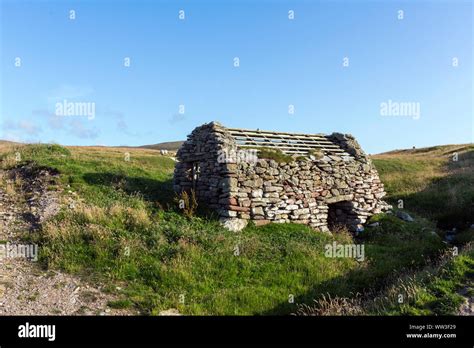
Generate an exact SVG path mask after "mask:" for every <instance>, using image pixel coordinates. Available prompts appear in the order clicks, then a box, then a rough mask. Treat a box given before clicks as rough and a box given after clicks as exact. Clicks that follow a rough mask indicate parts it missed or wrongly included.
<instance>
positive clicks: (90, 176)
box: [83, 172, 175, 207]
mask: <svg viewBox="0 0 474 348" xmlns="http://www.w3.org/2000/svg"><path fill="white" fill-rule="evenodd" d="M83 178H84V180H85V181H86V182H87V183H88V184H89V185H95V186H108V187H110V188H113V189H117V190H122V191H124V192H125V193H127V194H130V195H132V194H137V193H138V194H140V195H141V196H142V197H143V199H145V200H146V201H149V202H152V203H156V202H158V203H160V204H161V205H162V206H163V207H167V206H173V204H174V202H173V199H174V197H175V194H174V191H173V180H172V179H171V178H170V179H167V180H163V181H160V180H157V179H152V178H146V177H131V176H127V175H125V174H119V173H112V172H103V173H86V174H84V176H83Z"/></svg>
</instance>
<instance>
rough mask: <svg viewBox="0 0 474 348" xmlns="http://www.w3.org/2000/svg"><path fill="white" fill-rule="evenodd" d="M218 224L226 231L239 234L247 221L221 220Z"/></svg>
mask: <svg viewBox="0 0 474 348" xmlns="http://www.w3.org/2000/svg"><path fill="white" fill-rule="evenodd" d="M219 221H220V223H221V224H222V226H224V227H225V228H226V229H228V230H229V231H232V232H239V231H241V230H243V229H244V228H245V227H246V226H247V223H248V221H247V220H245V219H228V218H221V219H220V220H219Z"/></svg>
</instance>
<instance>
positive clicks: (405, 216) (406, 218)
mask: <svg viewBox="0 0 474 348" xmlns="http://www.w3.org/2000/svg"><path fill="white" fill-rule="evenodd" d="M395 215H396V216H397V218H399V219H401V220H403V221H407V222H413V221H415V220H414V219H413V218H412V217H411V216H410V214H408V213H405V212H404V211H400V210H398V211H397V212H396V214H395Z"/></svg>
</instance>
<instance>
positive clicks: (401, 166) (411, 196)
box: [373, 145, 474, 230]
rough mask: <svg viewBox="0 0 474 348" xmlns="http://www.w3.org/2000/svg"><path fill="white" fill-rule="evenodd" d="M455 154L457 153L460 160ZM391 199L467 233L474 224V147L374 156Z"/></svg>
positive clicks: (395, 203) (462, 146)
mask: <svg viewBox="0 0 474 348" xmlns="http://www.w3.org/2000/svg"><path fill="white" fill-rule="evenodd" d="M455 154H457V158H456V161H454V159H455ZM373 161H374V164H375V166H376V168H377V170H378V172H379V174H380V178H381V180H382V182H383V183H384V184H385V189H386V191H387V193H388V200H389V201H390V202H391V203H392V204H394V205H395V206H397V205H398V203H399V200H402V201H403V206H404V209H406V210H408V211H411V212H414V213H418V214H420V215H422V216H424V217H426V218H429V219H431V220H433V221H437V222H438V226H439V227H440V228H453V227H456V228H457V229H462V230H465V229H467V228H468V227H469V226H470V225H471V224H473V223H474V145H448V146H436V147H431V148H424V149H416V150H404V151H399V152H391V153H388V154H382V155H377V156H374V159H373Z"/></svg>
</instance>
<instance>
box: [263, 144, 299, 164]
mask: <svg viewBox="0 0 474 348" xmlns="http://www.w3.org/2000/svg"><path fill="white" fill-rule="evenodd" d="M257 150H258V153H257V156H258V158H264V159H272V160H274V161H276V162H278V163H289V162H293V161H294V160H295V159H294V158H293V157H292V156H290V155H286V154H284V153H283V152H282V151H281V150H280V149H270V148H267V147H259V148H257Z"/></svg>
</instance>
